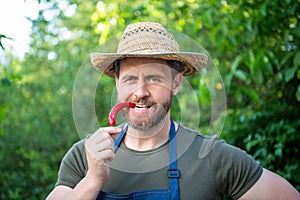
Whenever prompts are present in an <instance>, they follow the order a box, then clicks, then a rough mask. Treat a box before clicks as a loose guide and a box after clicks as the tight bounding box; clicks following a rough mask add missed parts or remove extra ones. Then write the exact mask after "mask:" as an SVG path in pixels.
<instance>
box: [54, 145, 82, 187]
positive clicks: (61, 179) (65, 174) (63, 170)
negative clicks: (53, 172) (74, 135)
mask: <svg viewBox="0 0 300 200" xmlns="http://www.w3.org/2000/svg"><path fill="white" fill-rule="evenodd" d="M84 141H85V140H81V141H79V142H77V143H75V144H74V145H73V146H72V148H71V149H70V150H69V151H68V152H67V153H66V155H65V156H64V158H63V159H62V162H61V164H60V168H59V171H58V180H57V182H56V186H57V185H64V186H68V187H70V188H74V187H75V186H76V185H77V183H78V182H80V181H81V179H82V178H83V177H84V176H85V175H86V172H87V161H86V155H85V148H84Z"/></svg>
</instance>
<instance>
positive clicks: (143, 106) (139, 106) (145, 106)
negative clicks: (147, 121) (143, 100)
mask: <svg viewBox="0 0 300 200" xmlns="http://www.w3.org/2000/svg"><path fill="white" fill-rule="evenodd" d="M136 107H137V108H147V107H148V106H147V105H136Z"/></svg>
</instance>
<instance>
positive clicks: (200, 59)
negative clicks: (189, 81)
mask: <svg viewBox="0 0 300 200" xmlns="http://www.w3.org/2000/svg"><path fill="white" fill-rule="evenodd" d="M134 57H140V58H141V57H145V58H155V59H164V60H176V61H179V62H181V63H182V64H183V67H182V70H181V71H180V72H181V73H183V75H185V76H187V75H192V74H193V73H195V72H197V71H199V70H200V69H202V68H203V67H204V66H205V65H206V64H207V61H208V57H207V55H205V54H202V53H194V52H171V53H159V54H117V53H92V54H91V57H90V58H91V63H92V65H93V66H94V67H95V68H96V69H97V70H99V71H101V72H102V73H104V74H106V75H107V76H110V77H112V78H113V77H114V67H113V63H114V62H115V61H116V60H119V59H123V58H134Z"/></svg>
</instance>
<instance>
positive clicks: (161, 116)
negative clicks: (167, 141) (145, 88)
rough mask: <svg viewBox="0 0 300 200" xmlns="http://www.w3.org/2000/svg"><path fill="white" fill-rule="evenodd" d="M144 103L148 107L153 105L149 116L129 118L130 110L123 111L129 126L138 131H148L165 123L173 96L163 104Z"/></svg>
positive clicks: (144, 101)
mask: <svg viewBox="0 0 300 200" xmlns="http://www.w3.org/2000/svg"><path fill="white" fill-rule="evenodd" d="M134 103H140V102H134ZM143 103H144V104H146V105H151V108H149V113H148V114H147V115H144V114H142V115H141V116H136V117H129V108H128V109H124V110H122V115H123V117H124V118H125V120H126V121H127V123H128V124H129V126H131V127H132V128H134V129H137V130H141V131H146V130H150V129H151V128H153V127H155V126H156V125H158V124H160V123H162V122H163V123H164V121H165V120H166V119H165V117H166V115H167V113H168V112H169V110H170V107H171V104H172V95H170V97H169V98H166V100H165V101H164V102H162V104H156V103H153V102H148V101H147V100H143Z"/></svg>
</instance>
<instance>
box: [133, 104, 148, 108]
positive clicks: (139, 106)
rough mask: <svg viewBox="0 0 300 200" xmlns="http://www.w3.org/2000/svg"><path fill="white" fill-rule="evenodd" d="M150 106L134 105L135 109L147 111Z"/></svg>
mask: <svg viewBox="0 0 300 200" xmlns="http://www.w3.org/2000/svg"><path fill="white" fill-rule="evenodd" d="M150 107H151V106H148V105H139V104H136V105H135V108H137V109H148V108H150Z"/></svg>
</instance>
